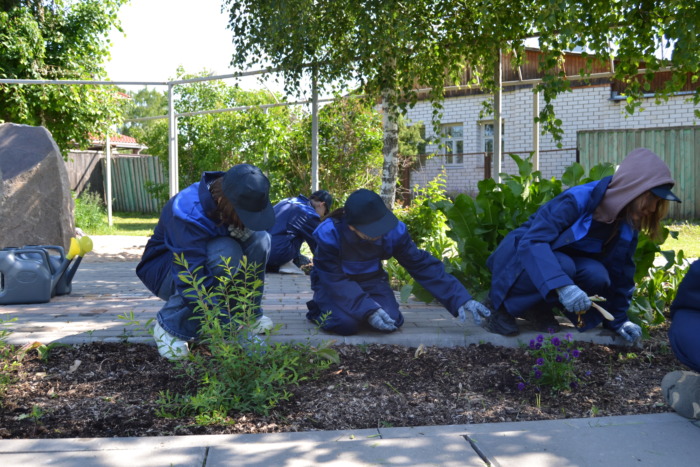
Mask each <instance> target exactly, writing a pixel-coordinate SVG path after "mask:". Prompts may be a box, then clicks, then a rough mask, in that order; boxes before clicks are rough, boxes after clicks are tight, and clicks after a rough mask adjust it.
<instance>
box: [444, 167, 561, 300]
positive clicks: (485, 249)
mask: <svg viewBox="0 0 700 467" xmlns="http://www.w3.org/2000/svg"><path fill="white" fill-rule="evenodd" d="M510 157H511V158H512V159H513V160H514V161H515V163H516V164H517V166H518V175H507V174H501V176H502V177H503V179H504V181H503V183H496V182H495V181H494V180H493V179H486V180H482V181H480V182H479V184H478V188H479V193H478V194H477V196H476V198H472V197H470V196H468V195H466V194H460V195H458V196H457V197H456V198H455V199H454V201H449V200H443V201H440V202H437V203H435V204H434V205H435V207H436V208H437V209H439V210H440V211H442V212H443V213H444V214H445V217H446V218H447V225H448V227H449V230H448V231H447V236H448V237H449V238H451V239H452V240H454V241H455V243H456V245H457V251H458V255H457V256H455V257H453V258H452V259H451V260H449V262H448V271H449V272H450V273H451V274H453V275H454V276H455V277H457V278H458V279H459V280H460V281H461V282H462V283H463V284H464V285H465V286H466V287H467V289H468V290H470V291H471V292H472V293H473V294H474V295H475V297H476V298H477V299H483V298H485V295H486V293H487V291H488V289H489V287H490V285H491V272H490V271H489V270H488V269H487V268H486V259H487V258H488V257H489V255H490V254H491V253H492V252H493V250H494V249H495V248H496V247H497V246H498V244H499V243H500V241H501V240H502V239H503V238H504V237H505V236H506V235H507V234H508V232H510V231H511V230H513V229H515V228H517V227H518V226H520V224H522V223H523V222H525V220H527V218H528V217H529V216H530V215H531V214H532V213H534V212H535V211H536V210H537V208H538V207H539V206H541V205H542V204H544V203H545V202H547V201H549V200H550V199H552V198H554V197H555V196H556V195H558V194H559V193H561V190H562V183H561V181H559V180H556V179H554V178H552V179H542V177H541V174H540V172H538V171H533V170H532V169H533V166H532V163H531V162H530V158H525V159H523V158H521V157H519V156H518V155H516V154H510Z"/></svg>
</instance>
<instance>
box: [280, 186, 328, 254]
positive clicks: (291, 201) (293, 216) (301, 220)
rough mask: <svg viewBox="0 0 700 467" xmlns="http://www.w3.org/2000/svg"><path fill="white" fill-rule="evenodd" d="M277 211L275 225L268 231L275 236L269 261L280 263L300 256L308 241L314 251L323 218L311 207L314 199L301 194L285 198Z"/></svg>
mask: <svg viewBox="0 0 700 467" xmlns="http://www.w3.org/2000/svg"><path fill="white" fill-rule="evenodd" d="M274 210H275V225H273V226H272V228H271V229H270V230H268V232H269V234H270V237H271V239H272V247H271V250H270V259H269V260H268V264H270V265H274V266H280V265H282V264H285V263H288V262H289V261H291V260H293V259H294V258H296V257H297V256H299V251H300V249H301V244H302V242H306V243H307V244H308V245H309V248H310V249H311V251H314V249H315V248H316V240H315V239H314V235H313V234H314V230H316V227H318V224H320V223H321V217H320V216H319V215H318V213H317V212H316V210H315V209H314V208H313V206H311V201H310V200H309V199H308V198H307V197H305V196H303V195H299V196H297V197H296V198H287V199H283V200H282V201H280V202H279V203H277V204H276V205H275V207H274Z"/></svg>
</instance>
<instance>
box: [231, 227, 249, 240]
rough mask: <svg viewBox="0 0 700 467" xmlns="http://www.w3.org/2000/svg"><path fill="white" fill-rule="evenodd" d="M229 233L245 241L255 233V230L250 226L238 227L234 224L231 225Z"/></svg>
mask: <svg viewBox="0 0 700 467" xmlns="http://www.w3.org/2000/svg"><path fill="white" fill-rule="evenodd" d="M228 233H229V235H231V237H233V238H235V239H236V240H239V241H241V242H245V241H246V240H248V239H249V238H250V236H251V235H253V233H254V231H252V230H250V229H249V228H248V227H243V228H238V227H235V226H233V225H229V226H228Z"/></svg>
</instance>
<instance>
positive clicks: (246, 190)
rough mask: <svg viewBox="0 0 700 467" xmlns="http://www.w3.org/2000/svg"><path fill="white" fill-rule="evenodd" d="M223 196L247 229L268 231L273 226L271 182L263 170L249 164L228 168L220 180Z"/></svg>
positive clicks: (273, 212)
mask: <svg viewBox="0 0 700 467" xmlns="http://www.w3.org/2000/svg"><path fill="white" fill-rule="evenodd" d="M222 182H223V183H222V188H223V191H224V196H226V199H228V200H229V201H230V202H231V204H233V207H234V208H235V209H236V214H238V217H239V218H240V219H241V221H242V222H243V224H244V225H245V226H246V227H248V228H249V229H250V230H256V231H261V230H267V229H269V228H270V227H272V226H273V225H274V223H275V211H274V210H273V209H272V204H270V181H269V180H268V179H267V177H266V176H265V174H263V173H262V171H261V170H260V169H259V168H257V167H255V166H254V165H250V164H238V165H234V166H233V167H231V168H230V169H229V170H228V171H227V172H226V173H225V174H224V179H223V181H222Z"/></svg>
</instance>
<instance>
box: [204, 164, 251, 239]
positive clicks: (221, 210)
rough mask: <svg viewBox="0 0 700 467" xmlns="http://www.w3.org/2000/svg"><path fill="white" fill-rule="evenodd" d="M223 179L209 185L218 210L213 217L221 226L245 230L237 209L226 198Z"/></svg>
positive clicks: (220, 178)
mask: <svg viewBox="0 0 700 467" xmlns="http://www.w3.org/2000/svg"><path fill="white" fill-rule="evenodd" d="M222 180H223V177H219V178H217V179H216V180H214V181H213V182H212V183H211V185H209V193H211V197H212V198H213V199H214V203H216V210H215V211H214V212H213V213H212V214H211V217H212V218H213V219H214V220H216V221H218V222H219V225H223V224H227V225H233V226H234V227H237V228H239V229H241V228H243V227H244V225H243V222H241V219H240V218H239V217H238V214H236V208H234V207H233V204H231V202H230V201H229V200H228V198H226V196H224V189H223V182H222Z"/></svg>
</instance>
